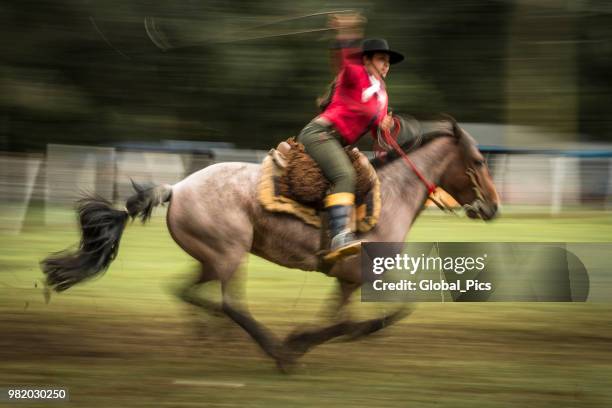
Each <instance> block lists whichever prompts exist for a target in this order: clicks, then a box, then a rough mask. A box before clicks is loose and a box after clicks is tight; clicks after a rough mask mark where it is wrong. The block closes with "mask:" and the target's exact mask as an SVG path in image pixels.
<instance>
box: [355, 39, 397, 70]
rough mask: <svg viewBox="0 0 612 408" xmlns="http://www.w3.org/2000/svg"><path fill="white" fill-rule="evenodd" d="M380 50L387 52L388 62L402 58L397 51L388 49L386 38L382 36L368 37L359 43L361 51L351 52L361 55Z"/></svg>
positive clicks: (394, 61)
mask: <svg viewBox="0 0 612 408" xmlns="http://www.w3.org/2000/svg"><path fill="white" fill-rule="evenodd" d="M373 52H382V53H385V54H389V64H397V63H398V62H402V61H403V60H404V56H403V55H402V54H400V53H399V52H397V51H393V50H390V49H389V44H387V40H385V39H382V38H368V39H366V40H363V42H362V43H361V51H359V52H357V53H355V54H353V55H354V56H359V57H361V56H362V55H363V54H365V53H373Z"/></svg>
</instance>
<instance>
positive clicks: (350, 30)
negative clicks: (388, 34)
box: [327, 13, 367, 39]
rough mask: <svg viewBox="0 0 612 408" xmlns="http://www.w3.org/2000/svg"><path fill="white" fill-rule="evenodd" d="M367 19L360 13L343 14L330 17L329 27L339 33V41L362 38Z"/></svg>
mask: <svg viewBox="0 0 612 408" xmlns="http://www.w3.org/2000/svg"><path fill="white" fill-rule="evenodd" d="M366 21H367V20H366V18H365V17H364V16H362V15H361V14H360V13H341V14H332V15H330V16H329V20H328V23H327V25H328V27H329V28H331V29H334V30H337V31H338V34H337V38H338V39H352V38H361V37H362V36H363V26H364V24H365V23H366Z"/></svg>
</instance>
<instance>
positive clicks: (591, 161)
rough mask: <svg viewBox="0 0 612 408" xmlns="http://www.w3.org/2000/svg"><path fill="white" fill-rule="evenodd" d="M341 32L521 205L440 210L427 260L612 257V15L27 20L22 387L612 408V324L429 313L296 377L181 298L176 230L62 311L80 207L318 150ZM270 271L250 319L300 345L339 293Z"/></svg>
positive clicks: (278, 401)
mask: <svg viewBox="0 0 612 408" xmlns="http://www.w3.org/2000/svg"><path fill="white" fill-rule="evenodd" d="M342 10H355V11H359V12H361V13H362V14H363V15H365V16H366V17H367V18H368V24H367V26H366V36H370V37H385V38H387V39H388V41H389V43H390V45H391V46H392V47H393V48H395V49H398V50H400V51H402V52H403V53H404V54H405V55H406V56H407V59H406V61H405V62H404V63H402V64H400V65H397V66H393V68H392V70H391V72H390V75H389V77H388V79H387V84H388V89H389V97H390V102H391V103H390V105H391V106H392V108H393V111H394V112H396V113H405V114H411V115H415V116H417V117H420V116H421V115H423V116H425V115H428V114H431V113H435V112H447V113H449V114H451V115H453V116H454V117H456V118H457V120H458V121H459V123H460V124H461V125H462V126H463V127H464V128H465V129H467V130H468V131H469V132H470V133H472V134H473V135H474V136H475V138H476V139H477V140H478V142H479V143H480V146H481V149H482V150H483V151H484V152H485V153H486V154H487V157H488V159H489V165H490V169H491V172H492V174H493V177H494V181H495V183H496V186H497V188H498V191H499V192H500V194H501V197H502V202H503V204H504V208H503V209H502V217H501V218H500V219H499V220H496V221H494V222H493V223H490V224H484V223H480V222H476V221H469V220H466V219H464V218H455V217H451V216H448V215H444V214H442V213H440V212H439V211H438V210H436V209H431V210H428V211H425V212H424V213H423V215H422V216H421V217H420V218H419V219H418V221H417V223H416V224H415V226H414V228H413V230H412V231H411V234H410V236H409V237H408V238H409V240H411V241H414V242H419V241H485V242H489V241H500V242H532V241H538V242H558V241H567V242H594V241H595V242H609V241H610V237H612V216H611V212H610V209H611V208H612V116H611V115H610V113H609V109H610V106H612V103H611V102H612V3H610V2H609V1H605V0H573V1H571V0H570V1H566V0H488V1H485V0H481V1H469V0H436V1H431V0H427V1H425V0H414V1H412V0H411V1H399V0H380V1H376V2H373V1H350V2H349V1H346V2H344V1H333V2H328V1H315V0H308V1H300V2H286V1H279V0H268V1H265V2H264V1H250V0H249V1H231V2H229V1H228V2H222V1H208V0H199V1H191V0H190V1H181V2H177V1H161V0H160V1H155V2H152V1H140V0H121V1H119V0H106V1H84V0H78V1H77V0H53V1H38V0H21V1H15V0H14V1H5V2H3V3H2V5H0V21H1V23H2V31H3V35H2V37H1V38H0V50H1V51H2V52H1V54H0V242H1V246H0V311H1V313H0V332H1V333H2V334H1V335H0V361H2V362H3V365H2V367H0V386H7V385H10V384H30V385H36V384H39V385H40V384H45V385H49V384H56V385H61V386H65V387H68V388H70V390H71V394H72V398H73V400H74V401H75V402H76V403H77V406H87V407H94V406H110V405H113V406H123V407H128V406H130V407H131V406H134V407H139V406H147V407H150V406H162V405H167V406H176V407H178V406H185V407H187V406H245V405H247V406H265V407H269V406H279V407H280V406H282V407H286V406H313V405H316V406H330V405H349V404H350V405H351V406H406V404H407V402H411V401H412V402H416V403H419V404H421V405H422V406H436V407H453V408H455V407H459V406H470V407H472V406H483V407H484V406H492V407H502V406H504V407H505V406H516V407H523V406H525V405H527V404H529V406H542V407H551V406H580V407H587V406H593V407H601V406H609V405H610V401H612V394H610V390H611V388H610V387H609V383H608V382H607V379H609V378H610V377H611V376H612V356H611V354H610V352H609V344H610V341H612V326H611V325H610V319H609V316H610V312H611V307H610V303H600V304H594V303H587V304H580V305H578V304H569V305H564V304H535V303H534V304H528V303H521V304H513V303H506V304H490V303H487V304H454V303H442V304H424V305H419V306H418V308H417V310H416V311H415V313H414V314H413V315H412V316H411V317H410V319H407V320H406V321H405V322H403V323H402V324H400V325H398V326H395V327H393V328H390V329H389V331H388V332H385V333H386V334H383V335H381V336H376V337H373V338H372V339H368V340H367V341H363V342H359V343H354V344H351V345H350V347H349V346H347V345H346V344H343V343H336V344H330V345H326V346H323V347H321V348H319V349H316V350H315V351H313V352H312V353H310V354H308V355H307V356H306V357H305V358H304V359H303V361H302V362H301V364H300V366H299V367H298V370H297V372H296V373H295V374H294V375H293V376H289V377H285V376H280V375H279V374H277V372H276V371H275V369H274V367H273V365H272V364H271V363H270V362H269V361H268V359H267V358H266V357H265V356H263V355H261V354H260V353H259V351H258V349H257V348H256V346H254V345H253V343H252V341H251V340H250V339H249V338H248V337H247V336H246V335H245V334H244V333H243V332H242V331H241V330H240V329H239V328H237V327H234V326H233V325H230V324H229V323H227V322H225V321H222V320H220V319H214V318H211V317H203V316H201V315H196V314H194V313H193V311H192V310H191V309H189V308H187V307H186V306H184V305H182V304H181V303H179V302H178V301H177V300H176V299H175V298H174V297H173V296H172V295H171V291H170V290H169V288H168V285H169V284H170V283H174V281H177V282H183V281H184V280H185V279H188V278H187V277H188V276H191V274H192V273H193V271H194V269H195V268H194V263H193V261H192V260H191V259H190V258H189V257H188V256H187V255H186V254H184V253H183V252H182V251H181V250H180V249H179V248H178V247H177V246H176V245H175V244H174V242H173V241H172V239H171V238H170V237H169V235H168V233H167V230H166V227H165V224H164V218H163V215H164V214H163V209H161V210H160V211H159V212H158V213H157V214H156V217H154V219H153V222H152V223H151V225H148V226H147V227H146V228H145V227H140V226H138V225H137V224H134V225H131V226H130V227H129V228H128V229H127V230H126V233H125V235H124V238H123V240H122V248H121V251H120V254H119V257H118V258H117V260H116V261H115V263H114V264H113V266H112V267H111V268H110V270H109V271H108V273H107V275H106V276H104V277H103V278H102V279H100V280H99V281H96V282H89V283H86V284H84V285H82V286H78V287H75V288H74V289H71V290H70V291H69V292H67V293H66V294H62V295H59V296H52V298H51V301H50V302H49V303H47V302H46V299H45V297H44V295H43V291H42V274H41V272H40V270H39V266H38V262H39V261H40V260H41V259H42V258H43V257H45V256H46V255H47V254H49V253H50V252H53V251H58V250H60V249H62V248H65V247H67V246H69V245H72V244H74V243H75V242H78V238H79V237H78V233H77V232H78V231H77V229H76V223H75V216H74V212H73V203H74V200H75V199H76V198H77V197H78V196H79V195H80V194H81V193H83V192H90V193H96V194H99V195H101V196H103V197H105V198H107V199H110V200H112V201H114V202H115V203H117V204H121V205H122V204H123V200H124V199H125V198H126V197H127V196H128V195H129V194H130V193H131V188H130V185H129V178H130V177H131V178H133V179H134V180H136V181H139V182H144V181H153V182H156V183H174V182H176V181H178V180H180V179H182V178H183V177H185V176H186V175H188V174H190V173H192V172H194V171H196V170H198V169H200V168H203V167H205V166H207V165H210V164H212V163H215V162H219V161H228V160H232V161H233V160H240V161H250V162H258V161H260V160H262V159H263V157H264V156H265V154H266V153H267V150H268V149H269V148H270V147H272V146H274V145H276V144H277V143H278V142H279V141H281V140H284V139H286V138H287V137H289V136H292V135H296V134H297V133H298V132H299V131H300V130H301V128H302V127H303V126H304V125H305V124H306V123H307V122H308V121H309V120H310V119H311V118H312V117H314V116H315V115H316V114H317V108H316V105H315V100H316V98H317V97H318V96H320V95H321V94H323V93H324V91H325V89H326V87H327V85H328V84H329V82H330V81H331V80H332V78H333V74H332V71H331V67H330V53H329V43H330V41H331V39H332V38H333V33H331V32H329V31H327V30H326V29H325V28H326V22H327V18H328V13H330V12H333V11H342ZM363 147H364V149H366V150H367V149H368V146H367V144H366V145H364V146H363ZM247 267H248V270H249V276H250V278H249V281H248V284H247V286H248V287H247V291H248V293H249V304H250V305H251V309H252V310H253V313H254V315H255V316H256V317H257V318H259V319H261V320H262V321H263V322H264V323H265V324H267V325H269V326H270V327H271V328H272V329H273V330H274V331H275V332H277V333H278V334H279V335H280V336H282V335H285V334H287V333H289V332H290V331H291V330H293V328H295V327H296V326H300V325H303V324H309V325H312V324H319V323H320V320H319V315H318V311H320V310H321V309H322V308H323V305H324V304H325V301H326V299H327V298H328V296H329V295H330V293H331V292H332V290H333V282H332V280H331V279H329V278H327V277H325V276H323V275H320V274H311V273H304V272H299V271H289V270H285V269H284V268H280V267H278V266H275V265H271V264H269V263H267V262H265V261H263V260H261V259H259V258H256V257H250V259H249V260H248V263H247ZM213 292H214V290H213ZM362 306H364V305H359V304H358V305H356V309H357V310H356V312H358V313H363V314H365V315H369V313H376V314H379V313H380V312H381V310H380V308H383V309H384V308H386V307H388V306H385V305H374V307H375V309H374V310H365V311H364V310H362V309H361V307H362ZM376 307H378V309H376ZM187 311H190V312H191V313H187ZM373 361H375V362H376V364H373ZM364 370H367V371H368V374H369V375H364V374H363V373H364Z"/></svg>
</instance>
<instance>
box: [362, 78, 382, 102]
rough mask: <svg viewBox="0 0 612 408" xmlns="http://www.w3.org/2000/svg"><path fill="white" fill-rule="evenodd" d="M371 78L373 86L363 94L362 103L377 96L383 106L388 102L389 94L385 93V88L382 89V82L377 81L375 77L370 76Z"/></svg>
mask: <svg viewBox="0 0 612 408" xmlns="http://www.w3.org/2000/svg"><path fill="white" fill-rule="evenodd" d="M369 77H370V84H371V85H370V86H369V87H367V88H366V89H364V90H363V92H362V93H361V102H367V101H369V100H370V98H371V97H372V96H374V94H376V97H377V99H378V103H379V104H381V105H383V104H384V103H385V102H386V101H387V93H386V92H385V91H384V88H382V87H381V85H380V81H379V80H378V79H376V77H375V76H374V75H369Z"/></svg>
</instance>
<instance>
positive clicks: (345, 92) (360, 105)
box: [321, 48, 387, 144]
mask: <svg viewBox="0 0 612 408" xmlns="http://www.w3.org/2000/svg"><path fill="white" fill-rule="evenodd" d="M355 51H356V50H355V49H351V48H344V49H342V50H341V54H340V60H339V63H340V68H341V69H342V70H341V71H340V73H339V74H338V77H337V78H336V87H335V90H334V94H333V96H332V100H331V103H330V104H329V106H328V107H327V109H325V111H324V112H323V113H322V114H321V116H322V117H323V118H325V119H327V120H329V121H330V122H331V123H332V124H333V126H334V128H335V129H336V130H337V131H338V133H340V135H341V136H342V138H343V139H344V141H345V142H346V143H347V144H353V143H355V142H356V141H357V140H359V138H360V137H361V136H362V135H363V134H365V133H366V132H367V131H369V130H371V129H376V128H377V127H378V124H379V123H380V121H381V120H382V119H383V118H384V117H385V115H386V114H387V91H386V89H385V83H384V81H383V80H381V79H377V78H376V77H374V76H373V75H369V74H368V72H367V71H366V68H365V67H364V66H363V64H361V63H360V61H358V60H356V59H355V58H351V57H349V55H351V54H352V53H354V52H355Z"/></svg>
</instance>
